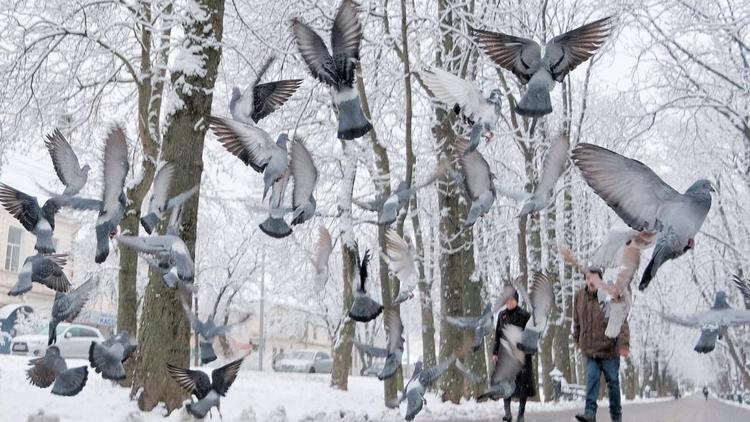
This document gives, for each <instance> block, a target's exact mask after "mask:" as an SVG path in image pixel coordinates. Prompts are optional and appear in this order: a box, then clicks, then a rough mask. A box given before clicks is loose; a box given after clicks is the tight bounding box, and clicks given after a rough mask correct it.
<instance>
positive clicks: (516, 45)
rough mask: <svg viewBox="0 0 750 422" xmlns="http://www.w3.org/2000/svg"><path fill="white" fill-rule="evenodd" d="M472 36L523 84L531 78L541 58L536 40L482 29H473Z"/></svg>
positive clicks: (490, 55)
mask: <svg viewBox="0 0 750 422" xmlns="http://www.w3.org/2000/svg"><path fill="white" fill-rule="evenodd" d="M473 32H474V38H475V39H476V41H477V43H478V44H479V46H480V47H481V48H482V50H484V53H485V54H487V56H488V57H489V58H490V59H492V61H493V62H495V64H496V65H498V66H500V67H502V68H503V69H506V70H509V71H511V72H513V74H514V75H516V76H517V77H518V79H520V80H521V82H523V83H524V84H525V83H527V82H528V81H529V79H531V76H532V75H533V74H534V72H535V71H536V70H537V65H538V63H539V61H540V60H541V59H542V49H541V47H540V46H539V44H537V43H536V41H533V40H530V39H526V38H521V37H516V36H513V35H508V34H503V33H500V32H490V31H484V30H477V29H475V30H474V31H473Z"/></svg>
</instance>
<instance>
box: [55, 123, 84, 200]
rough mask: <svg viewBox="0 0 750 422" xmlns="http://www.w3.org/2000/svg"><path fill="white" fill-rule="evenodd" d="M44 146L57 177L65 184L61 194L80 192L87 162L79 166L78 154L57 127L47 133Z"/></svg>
mask: <svg viewBox="0 0 750 422" xmlns="http://www.w3.org/2000/svg"><path fill="white" fill-rule="evenodd" d="M44 146H46V147H47V151H49V155H50V157H51V158H52V165H53V167H54V168H55V173H57V177H58V178H59V179H60V181H61V182H62V183H63V185H65V190H64V191H63V193H62V194H63V195H75V194H77V193H78V192H80V191H81V189H83V187H84V186H85V185H86V180H88V177H89V170H91V167H89V165H88V164H84V165H83V167H81V165H80V164H79V163H78V156H77V155H76V153H75V152H74V151H73V148H71V146H70V143H68V140H67V139H65V136H63V134H62V132H60V130H59V129H55V130H54V132H52V133H51V134H49V135H47V140H46V141H44Z"/></svg>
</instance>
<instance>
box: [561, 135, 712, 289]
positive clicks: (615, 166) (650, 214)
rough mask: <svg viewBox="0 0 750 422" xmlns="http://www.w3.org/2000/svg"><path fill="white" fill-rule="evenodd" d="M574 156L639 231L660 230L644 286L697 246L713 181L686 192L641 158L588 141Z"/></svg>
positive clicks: (701, 182)
mask: <svg viewBox="0 0 750 422" xmlns="http://www.w3.org/2000/svg"><path fill="white" fill-rule="evenodd" d="M573 162H574V163H575V164H576V165H577V166H578V168H579V169H580V170H581V174H582V175H583V178H584V180H586V183H588V184H589V186H591V187H592V188H593V189H594V192H596V194H597V195H599V196H600V197H601V198H602V199H603V200H604V202H606V203H607V205H609V207H610V208H612V209H613V210H614V211H615V213H617V215H618V216H619V217H620V218H622V220H623V221H624V222H625V224H627V225H628V226H630V227H631V228H632V229H634V230H637V231H646V232H659V234H658V237H657V239H656V247H654V252H653V254H652V255H651V261H650V262H649V263H648V266H647V267H646V270H645V271H644V272H643V276H642V277H641V283H640V285H639V286H638V288H639V289H640V290H644V289H645V288H646V287H648V285H649V283H650V282H651V280H652V279H653V278H654V277H655V276H656V272H657V271H658V269H659V267H661V266H662V264H664V263H665V262H667V261H669V260H671V259H676V258H679V257H680V256H682V255H683V254H684V253H685V252H687V251H688V250H690V249H692V248H693V246H694V243H695V241H694V238H695V235H696V234H697V233H698V231H699V230H700V228H701V226H702V225H703V221H704V220H705V219H706V215H708V211H709V210H710V209H711V192H714V188H713V186H712V185H711V182H709V181H708V180H705V179H701V180H698V181H697V182H695V183H693V185H692V186H690V187H689V188H688V189H687V190H686V191H685V193H684V194H681V193H679V192H677V191H676V190H674V189H673V188H672V187H671V186H669V185H668V184H666V183H664V181H663V180H662V179H661V178H659V176H657V175H656V173H654V172H653V170H651V169H650V168H648V167H647V166H646V165H645V164H643V163H641V162H640V161H636V160H633V159H630V158H627V157H623V156H622V155H620V154H617V153H615V152H612V151H610V150H608V149H606V148H602V147H599V146H596V145H591V144H586V143H580V144H578V146H576V147H575V149H574V150H573Z"/></svg>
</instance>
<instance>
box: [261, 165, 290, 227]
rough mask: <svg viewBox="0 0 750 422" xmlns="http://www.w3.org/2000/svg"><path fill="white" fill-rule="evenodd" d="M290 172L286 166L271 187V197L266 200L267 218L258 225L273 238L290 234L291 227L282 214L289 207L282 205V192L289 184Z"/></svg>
mask: <svg viewBox="0 0 750 422" xmlns="http://www.w3.org/2000/svg"><path fill="white" fill-rule="evenodd" d="M290 174H291V173H290V171H289V168H287V169H286V170H284V173H283V174H282V175H281V177H280V178H279V179H278V180H276V182H275V183H274V184H273V186H272V187H271V198H270V199H269V200H268V218H266V219H265V220H263V222H262V223H260V224H259V225H258V227H260V230H261V231H262V232H263V233H265V234H267V235H268V236H271V237H273V238H274V239H283V238H285V237H287V236H289V235H290V234H292V228H291V227H290V226H289V224H287V222H286V220H284V215H285V214H286V212H287V211H288V210H289V208H285V207H284V206H283V202H284V193H285V192H286V188H287V186H288V185H289V176H290Z"/></svg>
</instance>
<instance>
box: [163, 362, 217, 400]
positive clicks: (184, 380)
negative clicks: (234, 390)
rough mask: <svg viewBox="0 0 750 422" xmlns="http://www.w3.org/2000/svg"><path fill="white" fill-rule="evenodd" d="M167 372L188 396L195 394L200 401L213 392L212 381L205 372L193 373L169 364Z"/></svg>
mask: <svg viewBox="0 0 750 422" xmlns="http://www.w3.org/2000/svg"><path fill="white" fill-rule="evenodd" d="M167 372H169V375H171V376H172V379H174V380H175V381H176V382H177V385H179V386H180V388H182V389H183V390H185V391H186V392H187V393H188V394H195V397H198V400H200V399H202V398H204V397H206V396H207V395H208V393H209V392H210V391H211V380H210V379H209V378H208V375H206V373H205V372H203V371H193V370H190V369H186V368H180V367H177V366H174V365H172V364H169V363H168V364H167Z"/></svg>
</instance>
